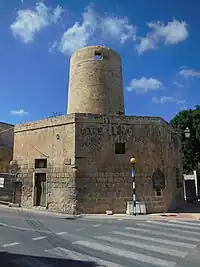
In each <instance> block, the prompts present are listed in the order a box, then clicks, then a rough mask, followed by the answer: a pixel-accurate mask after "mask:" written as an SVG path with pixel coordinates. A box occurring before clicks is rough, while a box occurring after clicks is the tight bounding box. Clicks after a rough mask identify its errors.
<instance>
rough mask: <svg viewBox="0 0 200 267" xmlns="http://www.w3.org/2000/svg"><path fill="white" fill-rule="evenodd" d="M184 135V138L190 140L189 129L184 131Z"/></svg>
mask: <svg viewBox="0 0 200 267" xmlns="http://www.w3.org/2000/svg"><path fill="white" fill-rule="evenodd" d="M184 134H185V137H186V138H190V135H191V133H190V129H189V128H188V127H187V128H186V129H185V131H184Z"/></svg>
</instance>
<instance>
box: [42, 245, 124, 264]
mask: <svg viewBox="0 0 200 267" xmlns="http://www.w3.org/2000/svg"><path fill="white" fill-rule="evenodd" d="M45 252H47V253H49V254H51V255H55V256H60V257H62V258H67V259H72V260H76V261H91V262H96V263H97V264H98V265H101V266H105V267H106V266H107V267H123V266H122V265H121V264H120V265H119V264H116V263H113V262H111V261H105V260H101V259H99V258H96V257H91V256H88V255H86V254H82V253H78V252H75V251H71V250H68V249H65V248H61V247H57V248H53V249H48V250H45ZM124 267H125V266H124Z"/></svg>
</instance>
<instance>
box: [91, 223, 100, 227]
mask: <svg viewBox="0 0 200 267" xmlns="http://www.w3.org/2000/svg"><path fill="white" fill-rule="evenodd" d="M92 226H93V227H99V226H101V224H94V225H92Z"/></svg>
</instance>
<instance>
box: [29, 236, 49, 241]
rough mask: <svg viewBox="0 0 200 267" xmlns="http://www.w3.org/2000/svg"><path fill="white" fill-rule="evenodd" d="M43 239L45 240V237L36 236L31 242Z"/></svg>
mask: <svg viewBox="0 0 200 267" xmlns="http://www.w3.org/2000/svg"><path fill="white" fill-rule="evenodd" d="M45 238H47V236H38V237H34V238H32V240H34V241H37V240H42V239H45Z"/></svg>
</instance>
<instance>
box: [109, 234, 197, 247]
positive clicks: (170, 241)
mask: <svg viewBox="0 0 200 267" xmlns="http://www.w3.org/2000/svg"><path fill="white" fill-rule="evenodd" d="M112 233H113V234H116V235H121V236H127V237H133V238H138V239H142V240H146V241H152V242H157V243H161V244H168V245H173V246H179V247H184V248H196V247H197V245H194V244H189V243H183V242H176V241H172V240H167V239H162V238H157V237H150V236H143V235H136V234H130V233H124V232H119V231H112Z"/></svg>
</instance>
